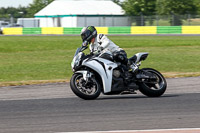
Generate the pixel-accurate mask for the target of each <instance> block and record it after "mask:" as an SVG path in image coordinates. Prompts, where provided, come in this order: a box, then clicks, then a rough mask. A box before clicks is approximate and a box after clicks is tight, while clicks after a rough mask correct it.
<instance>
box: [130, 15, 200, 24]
mask: <svg viewBox="0 0 200 133" xmlns="http://www.w3.org/2000/svg"><path fill="white" fill-rule="evenodd" d="M131 22H132V26H197V25H199V26H200V15H192V14H186V15H175V14H171V15H154V16H143V15H140V16H131Z"/></svg>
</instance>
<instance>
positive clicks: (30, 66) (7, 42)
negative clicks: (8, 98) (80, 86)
mask: <svg viewBox="0 0 200 133" xmlns="http://www.w3.org/2000/svg"><path fill="white" fill-rule="evenodd" d="M109 38H110V39H111V40H112V41H113V42H115V43H116V44H118V45H119V46H120V47H122V48H123V49H125V50H126V52H127V54H128V57H131V56H132V55H133V54H135V53H137V52H149V53H150V54H149V57H148V58H147V60H146V61H144V62H142V66H141V67H150V68H154V69H157V70H159V71H161V72H162V73H164V75H166V77H182V76H200V74H199V72H200V58H199V57H200V37H199V36H109ZM80 44H81V39H80V37H79V36H0V85H1V86H3V85H24V84H38V83H47V82H65V81H69V79H70V77H71V75H72V71H71V67H70V63H71V60H72V58H73V55H74V52H75V50H76V48H77V47H79V46H80ZM87 52H88V51H87ZM169 74H170V75H171V76H168V75H169ZM173 75H174V76H173ZM60 79H61V80H60Z"/></svg>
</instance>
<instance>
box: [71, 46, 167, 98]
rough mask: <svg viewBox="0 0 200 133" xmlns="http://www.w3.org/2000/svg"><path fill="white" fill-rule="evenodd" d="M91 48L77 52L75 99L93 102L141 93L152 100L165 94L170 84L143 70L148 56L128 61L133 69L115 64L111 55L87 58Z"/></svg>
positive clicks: (73, 84)
mask: <svg viewBox="0 0 200 133" xmlns="http://www.w3.org/2000/svg"><path fill="white" fill-rule="evenodd" d="M87 48H88V47H87V46H81V47H80V48H78V49H77V50H76V52H75V55H74V58H73V60H72V63H71V67H72V70H73V73H74V74H73V75H72V77H71V80H70V87H71V89H72V91H73V92H74V94H75V95H77V96H78V97H80V98H82V99H85V100H92V99H96V98H98V97H99V95H100V94H101V93H103V94H104V95H119V94H136V91H138V90H139V91H140V92H141V93H142V94H144V95H146V96H148V97H159V96H161V95H163V94H164V92H165V91H166V88H167V82H166V80H165V78H164V76H163V75H162V74H161V73H160V72H159V71H157V70H155V69H152V68H143V69H139V67H140V65H141V61H144V60H145V59H146V58H147V56H148V53H137V54H135V55H134V56H133V57H131V58H129V59H128V62H129V67H128V68H127V66H126V65H123V64H122V63H120V62H116V61H114V60H113V57H112V54H111V53H110V52H109V51H105V52H100V53H98V54H95V55H94V54H89V55H85V54H84V53H83V51H84V50H86V49H87Z"/></svg>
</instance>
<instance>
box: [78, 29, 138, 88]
mask: <svg viewBox="0 0 200 133" xmlns="http://www.w3.org/2000/svg"><path fill="white" fill-rule="evenodd" d="M81 38H82V41H83V44H82V45H83V46H87V45H88V44H90V46H89V48H90V52H91V53H92V54H98V53H100V52H102V51H110V52H111V53H112V56H113V59H114V60H115V61H116V62H120V63H122V64H123V65H124V66H125V67H123V68H124V69H125V73H128V70H129V69H128V68H129V67H130V63H129V60H128V58H127V54H126V52H125V51H124V50H123V49H122V48H120V47H119V46H117V45H116V44H115V43H113V42H112V41H111V40H109V39H108V38H107V37H106V36H105V35H104V34H97V30H96V28H95V27H94V26H88V27H84V28H83V29H82V30H81ZM123 65H122V66H123ZM126 77H127V76H126ZM129 85H130V87H131V88H134V87H135V85H136V84H134V83H131V84H129Z"/></svg>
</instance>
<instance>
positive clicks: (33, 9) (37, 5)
mask: <svg viewBox="0 0 200 133" xmlns="http://www.w3.org/2000/svg"><path fill="white" fill-rule="evenodd" d="M52 1H54V0H33V3H32V4H30V5H29V8H28V17H34V14H35V13H37V12H39V11H40V10H41V9H42V8H44V7H45V6H47V5H48V4H50V3H51V2H52Z"/></svg>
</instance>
